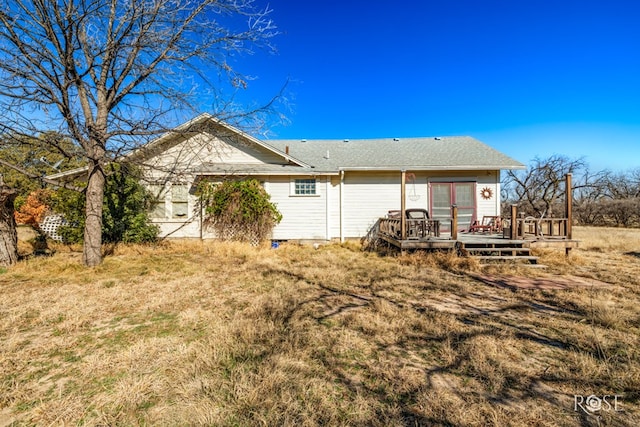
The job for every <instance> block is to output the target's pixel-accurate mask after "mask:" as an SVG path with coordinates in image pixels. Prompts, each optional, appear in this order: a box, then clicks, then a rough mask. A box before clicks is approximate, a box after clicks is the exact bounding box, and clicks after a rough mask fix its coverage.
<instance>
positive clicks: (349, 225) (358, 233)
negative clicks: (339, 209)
mask: <svg viewBox="0 0 640 427" xmlns="http://www.w3.org/2000/svg"><path fill="white" fill-rule="evenodd" d="M399 177H400V174H399V173H394V172H379V173H370V172H346V173H345V177H344V185H343V190H344V195H343V221H344V226H343V231H344V236H343V237H344V238H354V237H362V236H364V235H366V234H367V232H368V231H369V229H370V228H371V227H372V226H373V225H374V224H375V222H376V221H377V219H378V218H380V217H383V216H385V215H386V214H387V212H388V211H389V210H393V209H400V178H399Z"/></svg>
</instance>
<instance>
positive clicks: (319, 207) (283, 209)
mask: <svg viewBox="0 0 640 427" xmlns="http://www.w3.org/2000/svg"><path fill="white" fill-rule="evenodd" d="M296 178H298V179H309V178H310V177H308V176H292V177H271V178H270V179H269V180H268V186H267V191H268V192H269V194H271V201H272V202H274V203H275V204H276V206H277V208H278V210H279V211H280V213H281V214H282V221H281V222H280V224H278V225H277V226H276V228H275V229H274V231H273V238H274V239H282V240H293V239H296V240H297V239H313V240H324V239H326V238H327V222H326V220H327V215H326V212H327V185H326V178H325V177H317V178H316V191H317V194H316V195H313V196H296V195H293V194H292V180H294V179H296Z"/></svg>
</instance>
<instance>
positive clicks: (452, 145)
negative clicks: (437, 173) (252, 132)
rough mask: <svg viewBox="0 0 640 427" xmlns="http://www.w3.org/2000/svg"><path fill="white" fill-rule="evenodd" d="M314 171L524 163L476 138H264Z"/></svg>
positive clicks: (519, 165)
mask: <svg viewBox="0 0 640 427" xmlns="http://www.w3.org/2000/svg"><path fill="white" fill-rule="evenodd" d="M265 142H266V143H267V144H268V145H271V146H273V147H274V148H276V149H278V150H280V151H281V152H286V151H287V147H288V152H289V154H290V155H291V156H292V157H294V158H296V159H300V160H302V161H303V162H305V163H307V164H310V165H313V166H314V169H316V170H317V171H337V170H340V169H345V170H348V169H380V170H385V169H387V170H398V169H406V170H444V169H460V170H461V169H465V170H470V169H471V170H473V169H476V170H479V169H521V168H524V167H525V166H524V165H523V164H522V163H520V162H518V161H517V160H514V159H512V158H510V157H509V156H507V155H505V154H503V153H501V152H499V151H497V150H495V149H493V148H491V147H489V146H488V145H486V144H484V143H482V142H480V141H478V140H477V139H474V138H471V137H468V136H462V137H457V136H456V137H440V138H383V139H355V140H348V141H345V140H308V141H305V140H267V141H265Z"/></svg>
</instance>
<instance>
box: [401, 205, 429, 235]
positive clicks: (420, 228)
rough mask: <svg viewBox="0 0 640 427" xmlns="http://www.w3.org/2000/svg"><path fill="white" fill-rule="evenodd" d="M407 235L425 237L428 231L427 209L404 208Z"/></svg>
mask: <svg viewBox="0 0 640 427" xmlns="http://www.w3.org/2000/svg"><path fill="white" fill-rule="evenodd" d="M404 212H405V216H406V218H407V219H408V220H409V221H408V222H407V236H408V237H409V238H421V237H427V236H428V235H429V231H430V228H429V226H430V223H429V211H427V210H426V209H406V210H405V211H404Z"/></svg>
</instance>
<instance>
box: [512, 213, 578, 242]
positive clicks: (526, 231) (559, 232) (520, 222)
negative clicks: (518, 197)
mask: <svg viewBox="0 0 640 427" xmlns="http://www.w3.org/2000/svg"><path fill="white" fill-rule="evenodd" d="M568 224H569V219H568V218H533V217H527V218H516V224H515V226H516V227H515V237H516V238H517V239H527V238H545V239H567V238H568V231H569V227H568Z"/></svg>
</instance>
